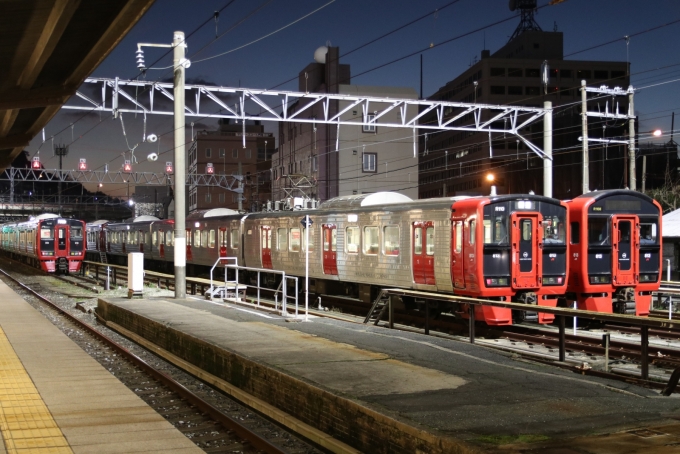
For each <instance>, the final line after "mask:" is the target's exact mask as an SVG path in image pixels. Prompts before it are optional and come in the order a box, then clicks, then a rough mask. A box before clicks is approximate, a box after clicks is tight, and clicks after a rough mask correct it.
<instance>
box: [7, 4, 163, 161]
mask: <svg viewBox="0 0 680 454" xmlns="http://www.w3.org/2000/svg"><path fill="white" fill-rule="evenodd" d="M153 1H154V0H106V1H93V0H87V1H85V0H2V1H0V62H2V63H1V64H0V171H2V170H4V169H6V168H7V167H8V166H9V165H10V164H11V162H12V161H13V160H14V158H15V157H16V156H17V155H18V154H19V153H20V152H21V151H22V150H23V149H24V148H25V147H26V146H27V145H28V143H29V142H30V141H31V139H32V138H33V137H34V136H35V135H37V134H38V133H39V132H40V130H41V129H42V128H43V127H44V126H45V125H46V124H47V122H48V121H50V119H51V118H52V117H53V116H54V115H55V114H56V113H57V111H58V110H59V109H60V108H61V106H62V105H63V104H64V103H65V102H66V100H67V99H68V98H69V97H70V96H71V95H73V94H74V93H75V92H76V89H77V88H78V87H79V86H80V85H81V84H82V83H83V81H84V80H85V78H86V77H87V76H89V75H90V73H92V71H94V69H95V68H96V67H97V66H98V65H99V64H100V63H101V62H102V61H103V60H104V58H106V56H107V55H109V53H110V52H111V50H112V49H113V48H114V47H115V46H116V45H117V44H118V43H119V42H120V40H121V39H122V38H123V37H124V36H125V35H126V34H127V32H128V31H129V30H130V29H131V28H132V27H133V26H134V25H135V24H136V23H137V21H138V20H139V19H140V18H141V17H142V15H143V14H144V13H145V12H146V11H147V10H148V9H149V7H150V6H151V5H152V4H153Z"/></svg>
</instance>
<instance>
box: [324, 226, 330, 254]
mask: <svg viewBox="0 0 680 454" xmlns="http://www.w3.org/2000/svg"><path fill="white" fill-rule="evenodd" d="M329 231H330V230H326V229H324V230H323V250H324V251H325V252H328V251H330V250H331V239H330V235H328V234H327V233H326V232H329Z"/></svg>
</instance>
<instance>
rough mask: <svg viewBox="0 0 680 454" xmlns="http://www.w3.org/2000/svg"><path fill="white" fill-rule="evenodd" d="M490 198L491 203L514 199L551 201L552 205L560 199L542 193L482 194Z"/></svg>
mask: <svg viewBox="0 0 680 454" xmlns="http://www.w3.org/2000/svg"><path fill="white" fill-rule="evenodd" d="M484 197H486V198H488V199H489V200H491V202H492V203H496V202H512V201H515V200H534V201H536V202H545V203H551V204H553V205H559V204H560V201H559V200H557V199H553V198H552V197H546V196H544V195H538V194H504V195H494V196H484Z"/></svg>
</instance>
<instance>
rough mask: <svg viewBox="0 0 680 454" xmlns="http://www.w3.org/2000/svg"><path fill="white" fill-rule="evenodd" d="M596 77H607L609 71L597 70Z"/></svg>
mask: <svg viewBox="0 0 680 454" xmlns="http://www.w3.org/2000/svg"><path fill="white" fill-rule="evenodd" d="M594 75H595V79H607V78H608V77H609V71H597V70H596V71H595V72H594Z"/></svg>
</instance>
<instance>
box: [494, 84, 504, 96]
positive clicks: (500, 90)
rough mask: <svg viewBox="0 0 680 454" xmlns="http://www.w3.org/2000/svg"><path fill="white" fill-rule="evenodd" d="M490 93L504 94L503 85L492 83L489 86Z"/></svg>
mask: <svg viewBox="0 0 680 454" xmlns="http://www.w3.org/2000/svg"><path fill="white" fill-rule="evenodd" d="M491 94H492V95H504V94H505V87H504V86H503V85H492V86H491Z"/></svg>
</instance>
